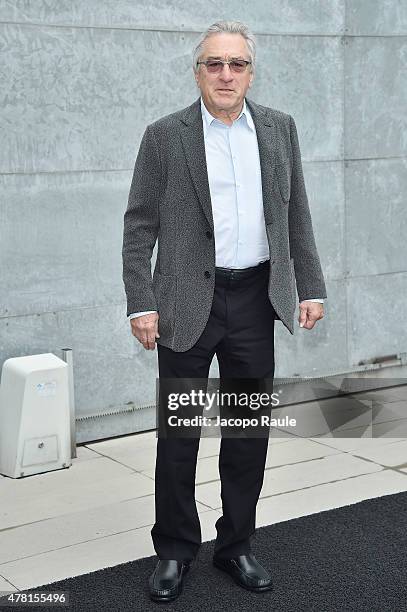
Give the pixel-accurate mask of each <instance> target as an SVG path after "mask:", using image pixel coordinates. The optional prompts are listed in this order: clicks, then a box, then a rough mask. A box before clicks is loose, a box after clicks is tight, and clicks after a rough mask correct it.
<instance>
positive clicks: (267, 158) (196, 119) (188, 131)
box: [180, 98, 277, 230]
mask: <svg viewBox="0 0 407 612" xmlns="http://www.w3.org/2000/svg"><path fill="white" fill-rule="evenodd" d="M246 104H247V105H248V107H249V109H250V112H251V114H252V117H253V122H254V125H255V128H256V133H257V142H258V147H259V156H260V168H261V180H262V190H263V208H264V218H265V222H266V223H270V222H271V221H272V207H273V204H272V203H273V197H272V193H273V181H274V178H275V171H276V154H277V150H276V148H277V139H276V125H275V122H274V119H273V118H272V116H271V115H270V114H269V113H267V110H266V109H265V108H264V107H262V106H259V105H258V104H256V103H255V102H253V101H252V100H249V99H248V98H246ZM180 131H181V140H182V145H183V148H184V152H185V157H186V160H187V165H188V169H189V172H190V175H191V179H192V182H193V184H194V187H195V190H196V193H197V195H198V199H199V202H200V203H201V206H202V209H203V211H204V213H205V216H206V218H207V220H208V222H209V225H210V226H211V228H212V230H213V229H214V227H213V215H212V204H211V196H210V190H209V182H208V171H207V166H206V156H205V143H204V135H203V126H202V114H201V100H200V98H198V99H197V100H196V101H195V102H194V103H193V104H191V106H188V107H187V108H186V109H185V112H184V114H183V115H182V117H181V130H180Z"/></svg>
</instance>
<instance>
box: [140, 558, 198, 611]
mask: <svg viewBox="0 0 407 612" xmlns="http://www.w3.org/2000/svg"><path fill="white" fill-rule="evenodd" d="M189 567H190V563H189V562H187V561H177V560H176V559H159V561H158V563H157V566H156V568H155V570H154V571H153V573H152V574H151V576H150V578H149V587H150V598H151V599H152V600H153V601H173V600H174V599H176V598H177V597H178V595H180V593H181V591H182V580H183V578H184V576H185V574H186V573H187V571H188V570H189Z"/></svg>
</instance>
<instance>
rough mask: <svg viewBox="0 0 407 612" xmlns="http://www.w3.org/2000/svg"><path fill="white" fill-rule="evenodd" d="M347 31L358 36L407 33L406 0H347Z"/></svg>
mask: <svg viewBox="0 0 407 612" xmlns="http://www.w3.org/2000/svg"><path fill="white" fill-rule="evenodd" d="M345 10H346V28H347V30H346V31H347V33H349V34H354V35H358V36H364V35H366V36H369V35H370V36H371V35H380V36H398V35H402V34H407V2H405V0H346V9H345Z"/></svg>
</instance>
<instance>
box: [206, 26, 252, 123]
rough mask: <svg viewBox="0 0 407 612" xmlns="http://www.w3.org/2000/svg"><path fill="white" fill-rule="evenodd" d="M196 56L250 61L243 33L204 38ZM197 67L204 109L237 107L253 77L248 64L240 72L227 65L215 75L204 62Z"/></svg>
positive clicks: (235, 108)
mask: <svg viewBox="0 0 407 612" xmlns="http://www.w3.org/2000/svg"><path fill="white" fill-rule="evenodd" d="M199 59H200V61H205V60H207V59H222V60H231V59H245V60H250V55H249V50H248V48H247V45H246V41H245V39H244V38H243V36H241V35H240V34H226V33H222V34H213V35H212V36H209V38H207V39H206V40H205V42H204V45H203V49H202V53H201V57H200V58H199ZM198 68H199V70H198V72H197V73H195V79H196V82H197V84H198V87H199V89H200V90H201V95H202V98H203V101H204V103H205V106H206V107H207V109H208V110H209V111H211V110H212V112H213V111H215V112H216V111H218V112H219V111H237V110H240V108H241V105H242V103H243V99H244V97H245V95H246V92H247V90H248V88H249V87H250V85H251V82H252V80H253V74H252V73H251V71H250V65H249V66H248V67H247V68H246V70H244V72H241V73H237V72H232V71H231V69H230V67H229V65H228V64H225V65H224V66H223V68H222V70H221V71H220V72H219V73H218V74H211V73H209V72H208V70H207V68H206V66H205V65H203V64H201V65H200V66H199V67H198Z"/></svg>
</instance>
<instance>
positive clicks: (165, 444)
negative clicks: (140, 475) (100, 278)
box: [123, 22, 326, 601]
mask: <svg viewBox="0 0 407 612" xmlns="http://www.w3.org/2000/svg"><path fill="white" fill-rule="evenodd" d="M254 67H255V43H254V38H253V35H252V34H251V33H250V31H249V29H248V28H247V27H246V26H245V25H244V24H242V23H240V22H217V23H215V24H213V25H212V26H211V27H209V28H208V30H207V31H206V32H205V33H204V34H203V35H202V36H201V39H200V41H199V43H198V45H197V47H196V49H195V52H194V56H193V70H194V76H195V79H196V83H197V84H198V87H199V89H200V92H201V95H200V97H199V98H198V99H197V100H196V101H195V102H194V103H193V104H191V105H190V106H188V107H187V108H184V109H183V110H180V111H177V112H174V113H172V114H170V115H168V116H165V117H163V118H161V119H159V120H157V121H155V122H154V123H152V124H151V125H148V126H147V128H146V130H145V133H144V136H143V139H142V142H141V145H140V149H139V153H138V156H137V160H136V164H135V168H134V174H133V180H132V184H131V188H130V194H129V201H128V207H127V210H126V213H125V215H124V235H123V280H124V284H125V289H126V294H127V315H128V316H129V317H130V320H131V329H132V333H133V335H134V336H135V337H136V338H137V339H138V340H139V342H140V343H141V344H142V345H143V347H144V348H145V349H147V350H152V349H154V348H155V343H156V342H157V350H158V367H159V377H160V379H161V378H163V377H164V378H178V379H182V378H198V379H201V378H203V379H205V378H206V379H207V378H208V375H209V368H210V364H211V362H212V359H213V356H214V355H215V353H216V355H217V359H218V363H219V371H220V379H221V380H222V378H228V379H230V378H236V379H240V378H245V377H247V378H250V379H259V380H260V379H265V378H267V379H270V378H271V379H272V378H273V376H274V321H275V320H276V319H277V320H280V321H281V322H282V323H283V325H284V326H285V327H286V328H287V329H288V330H289V331H290V333H291V334H293V333H294V312H295V308H296V288H295V287H297V292H298V297H299V326H300V327H303V328H304V329H312V328H313V327H314V325H315V323H316V321H317V320H318V319H321V318H322V317H323V316H324V315H323V305H322V303H323V298H325V297H326V289H325V283H324V278H323V274H322V270H321V266H320V261H319V257H318V253H317V249H316V245H315V240H314V235H313V228H312V222H311V216H310V211H309V206H308V200H307V195H306V190H305V184H304V178H303V173H302V165H301V154H300V148H299V143H298V136H297V130H296V126H295V123H294V119H293V118H292V117H291V116H290V115H289V114H286V113H284V112H282V111H279V110H275V109H272V108H268V107H265V106H260V105H259V104H256V103H255V102H254V101H252V100H250V99H248V98H246V93H247V91H248V89H249V87H250V86H251V84H252V82H253V78H254ZM174 76H175V75H174ZM157 239H158V253H157V262H156V266H155V269H154V273H153V276H151V257H152V251H153V248H154V245H155V243H156V240H157ZM198 448H199V436H196V437H192V438H191V437H173V438H168V437H163V436H161V437H160V436H159V437H158V439H157V457H156V471H155V503H156V520H155V524H154V526H153V528H152V530H151V535H152V539H153V544H154V548H155V550H156V553H157V556H158V558H159V560H158V563H157V566H156V568H155V570H154V572H153V574H152V575H151V577H150V580H149V587H150V597H151V598H152V599H153V600H156V601H172V600H173V599H175V598H176V597H177V596H178V595H179V594H180V592H181V588H182V581H183V577H184V575H185V573H186V572H187V570H188V569H189V567H190V564H191V561H192V560H193V559H194V558H195V556H196V554H197V552H198V549H199V546H200V544H201V530H200V523H199V518H198V513H197V509H196V504H195V469H196V460H197V453H198ZM267 448H268V436H267V437H266V436H263V437H260V438H259V437H224V436H223V435H222V439H221V446H220V453H219V472H220V478H221V487H222V488H221V494H222V511H223V515H222V516H221V517H220V518H219V519H218V520H217V521H216V530H217V538H216V542H215V550H214V557H213V564H214V565H215V566H216V567H217V568H219V569H221V570H223V571H225V572H227V573H229V574H230V575H231V576H232V578H233V579H234V580H235V582H236V583H237V584H239V585H240V586H242V587H244V588H246V589H249V590H251V591H254V592H259V591H265V590H269V589H271V588H272V579H271V576H270V574H269V572H268V571H267V570H266V569H265V568H263V567H262V565H261V564H260V563H259V562H258V561H257V560H256V558H255V556H254V555H253V553H252V551H251V548H250V537H251V536H252V535H253V533H254V531H255V513H256V504H257V501H258V498H259V495H260V491H261V487H262V483H263V476H264V467H265V461H266V454H267Z"/></svg>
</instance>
